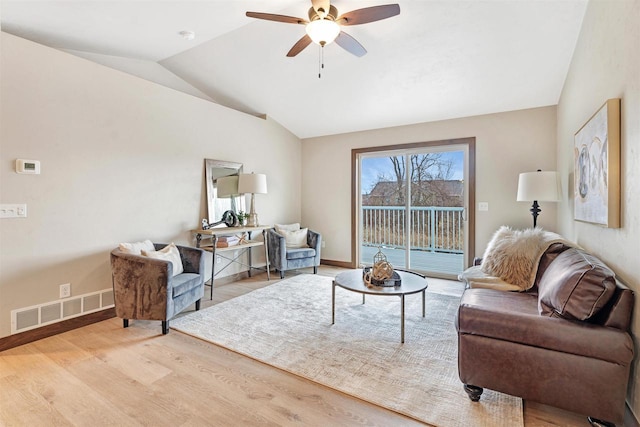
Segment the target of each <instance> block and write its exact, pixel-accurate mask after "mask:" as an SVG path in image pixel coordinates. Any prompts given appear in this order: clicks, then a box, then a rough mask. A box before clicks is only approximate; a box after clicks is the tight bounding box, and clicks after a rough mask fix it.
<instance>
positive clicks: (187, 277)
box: [171, 273, 202, 298]
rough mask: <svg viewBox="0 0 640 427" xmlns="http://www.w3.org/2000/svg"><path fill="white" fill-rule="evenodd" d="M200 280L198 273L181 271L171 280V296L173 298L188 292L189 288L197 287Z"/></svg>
mask: <svg viewBox="0 0 640 427" xmlns="http://www.w3.org/2000/svg"><path fill="white" fill-rule="evenodd" d="M201 282H202V280H200V275H199V274H195V273H182V274H178V275H177V276H175V277H174V278H173V280H172V281H171V285H172V286H173V289H172V296H173V298H176V297H179V296H180V295H182V294H184V293H186V292H189V291H190V290H191V289H194V288H197V287H198V286H200V284H201Z"/></svg>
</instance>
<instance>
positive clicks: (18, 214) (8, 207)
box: [0, 203, 27, 218]
mask: <svg viewBox="0 0 640 427" xmlns="http://www.w3.org/2000/svg"><path fill="white" fill-rule="evenodd" d="M26 217H27V205H26V204H24V203H21V204H2V205H0V218H26Z"/></svg>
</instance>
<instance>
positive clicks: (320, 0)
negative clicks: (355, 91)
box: [247, 0, 400, 57]
mask: <svg viewBox="0 0 640 427" xmlns="http://www.w3.org/2000/svg"><path fill="white" fill-rule="evenodd" d="M311 4H312V6H311V8H310V9H309V20H308V21H307V20H306V19H303V18H296V17H293V16H286V15H276V14H272V13H262V12H247V16H248V17H250V18H257V19H265V20H267V21H276V22H284V23H287V24H300V25H305V26H306V27H305V30H306V32H307V34H305V35H304V36H303V37H302V38H301V39H300V40H298V41H297V43H296V44H294V45H293V47H292V48H291V50H289V53H287V56H288V57H293V56H296V55H297V54H299V53H300V52H302V50H304V48H306V47H307V46H309V44H311V42H314V43H317V44H319V45H320V46H322V47H324V46H325V45H327V44H329V43H331V42H333V41H334V40H335V42H336V43H337V44H338V45H339V46H340V47H342V48H343V49H345V50H346V51H348V52H350V53H352V54H354V55H355V56H363V55H364V54H366V53H367V50H366V49H365V48H364V47H363V46H362V45H361V44H360V43H359V42H358V41H357V40H356V39H354V38H353V37H351V36H350V35H349V34H347V33H345V32H344V31H342V29H341V26H346V25H360V24H367V23H369V22H374V21H380V20H381V19H387V18H391V17H392V16H396V15H398V14H400V6H399V5H398V4H386V5H382V6H372V7H365V8H363V9H356V10H352V11H351V12H347V13H345V14H343V15H338V9H336V8H335V6H333V5H331V3H330V0H311Z"/></svg>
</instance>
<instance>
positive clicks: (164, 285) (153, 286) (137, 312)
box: [111, 249, 173, 320]
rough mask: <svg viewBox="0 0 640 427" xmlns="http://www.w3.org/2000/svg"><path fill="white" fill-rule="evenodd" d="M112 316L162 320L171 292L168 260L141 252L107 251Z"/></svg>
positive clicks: (170, 271) (171, 276)
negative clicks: (109, 255)
mask: <svg viewBox="0 0 640 427" xmlns="http://www.w3.org/2000/svg"><path fill="white" fill-rule="evenodd" d="M111 274H112V280H113V293H114V300H115V306H116V315H117V316H118V317H121V318H124V319H135V318H146V319H155V320H165V319H166V318H167V315H168V312H167V310H168V306H167V301H168V298H167V296H168V295H171V291H170V289H171V286H172V278H173V265H172V264H171V262H169V261H166V260H162V259H155V258H148V257H145V256H142V255H132V254H125V253H123V252H121V251H120V250H119V249H114V250H113V251H112V252H111Z"/></svg>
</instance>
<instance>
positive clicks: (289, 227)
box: [273, 222, 300, 234]
mask: <svg viewBox="0 0 640 427" xmlns="http://www.w3.org/2000/svg"><path fill="white" fill-rule="evenodd" d="M273 228H275V229H276V233H278V234H282V232H283V231H298V230H300V224H299V223H297V222H296V223H293V224H275V225H274V226H273Z"/></svg>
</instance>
